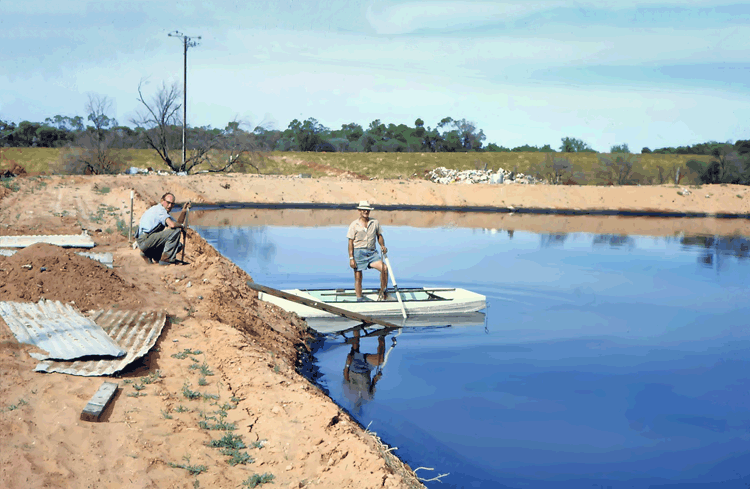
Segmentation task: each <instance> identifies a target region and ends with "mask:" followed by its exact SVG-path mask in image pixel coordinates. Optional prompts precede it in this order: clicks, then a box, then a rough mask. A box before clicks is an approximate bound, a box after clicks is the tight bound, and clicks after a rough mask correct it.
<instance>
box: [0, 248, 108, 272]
mask: <svg viewBox="0 0 750 489" xmlns="http://www.w3.org/2000/svg"><path fill="white" fill-rule="evenodd" d="M16 253H18V250H10V249H6V248H0V256H13V255H15V254H16ZM76 255H81V256H85V257H86V258H91V259H92V260H96V261H98V262H99V263H101V264H103V265H105V266H106V267H107V268H112V266H113V265H114V262H115V258H114V256H113V255H112V253H94V252H92V251H77V252H76Z"/></svg>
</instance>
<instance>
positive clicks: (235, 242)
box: [198, 227, 276, 268]
mask: <svg viewBox="0 0 750 489" xmlns="http://www.w3.org/2000/svg"><path fill="white" fill-rule="evenodd" d="M198 232H199V233H200V234H201V236H203V238H204V239H205V240H206V241H208V242H209V243H221V244H222V247H224V248H227V249H231V250H232V253H234V254H236V255H239V256H248V255H253V256H256V257H257V259H258V263H259V264H260V265H261V266H263V267H264V268H265V267H266V266H268V265H269V264H271V263H273V260H274V257H275V256H276V245H275V244H274V243H273V242H271V240H270V239H269V237H268V233H267V232H266V228H265V227H260V228H248V227H241V228H232V227H218V228H216V227H214V228H199V229H198ZM222 247H218V248H217V249H218V250H219V252H222ZM230 258H231V257H230Z"/></svg>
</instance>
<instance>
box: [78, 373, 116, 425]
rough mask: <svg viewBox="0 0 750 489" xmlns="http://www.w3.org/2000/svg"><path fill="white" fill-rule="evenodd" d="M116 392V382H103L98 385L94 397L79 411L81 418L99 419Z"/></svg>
mask: <svg viewBox="0 0 750 489" xmlns="http://www.w3.org/2000/svg"><path fill="white" fill-rule="evenodd" d="M116 392H117V384H115V383H114V382H104V383H103V384H102V385H101V386H100V387H99V390H98V391H96V394H94V397H92V398H91V400H90V401H89V403H88V404H86V407H85V408H83V411H81V419H82V420H83V421H99V417H101V415H102V413H103V412H104V410H105V409H106V408H107V405H108V404H109V403H110V401H111V400H112V398H113V397H114V396H115V393H116Z"/></svg>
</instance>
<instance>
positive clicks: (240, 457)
mask: <svg viewBox="0 0 750 489" xmlns="http://www.w3.org/2000/svg"><path fill="white" fill-rule="evenodd" d="M221 454H222V455H227V456H229V457H231V458H230V459H229V460H227V463H228V464H229V465H231V466H232V467H234V466H235V465H240V464H242V465H246V464H251V463H253V462H255V460H254V459H253V458H252V457H251V456H250V454H248V453H247V452H240V451H239V450H235V449H234V448H223V449H222V450H221Z"/></svg>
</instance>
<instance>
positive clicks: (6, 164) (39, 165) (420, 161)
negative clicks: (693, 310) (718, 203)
mask: <svg viewBox="0 0 750 489" xmlns="http://www.w3.org/2000/svg"><path fill="white" fill-rule="evenodd" d="M63 151H64V150H62V149H55V148H0V169H8V168H10V167H11V166H12V165H13V163H14V162H15V163H18V164H19V165H21V166H22V167H24V168H25V169H26V171H27V172H30V173H42V172H45V173H55V172H56V169H57V168H58V167H59V165H60V160H61V153H62V152H63ZM548 154H549V153H298V152H271V153H265V154H264V159H263V166H262V167H261V173H264V174H281V175H291V174H299V173H310V174H311V175H312V176H314V177H317V176H322V175H324V174H325V171H324V168H332V169H335V170H342V171H350V172H353V173H357V174H361V175H365V176H367V177H373V178H412V177H414V178H422V177H424V174H425V172H428V171H430V170H432V169H434V168H437V167H441V166H442V167H446V168H451V169H456V170H473V169H484V168H486V169H488V170H490V169H491V170H494V171H496V170H498V169H499V168H503V169H505V170H509V171H516V172H521V173H527V174H528V173H531V174H536V173H537V172H538V171H539V169H540V166H541V165H542V164H543V163H544V160H545V157H546V155H548ZM553 156H555V157H565V158H567V159H568V160H569V161H570V162H571V163H572V165H573V180H575V181H576V182H577V183H582V184H583V183H606V182H601V181H597V179H596V178H595V174H596V169H597V167H598V166H599V157H600V156H605V157H606V156H610V155H607V154H597V153H553ZM629 156H630V157H632V158H633V160H634V167H633V173H634V174H635V175H636V176H637V177H638V181H639V182H640V183H642V184H648V183H659V180H660V177H659V174H660V172H659V167H661V175H662V176H661V179H667V180H670V179H671V181H674V172H675V170H676V169H677V168H681V174H683V175H684V178H683V180H682V183H684V184H690V183H696V182H697V180H696V179H697V175H695V174H692V173H690V172H689V171H688V170H687V167H686V163H687V162H688V161H690V160H700V161H704V162H709V161H711V157H710V156H702V155H661V154H645V155H629ZM174 157H175V159H177V160H179V159H180V158H181V156H180V154H179V152H175V155H174ZM123 159H124V160H125V163H126V166H127V167H131V166H134V167H138V168H153V169H155V170H167V167H166V165H165V164H164V163H163V162H162V161H161V160H160V159H159V158H158V156H157V155H156V153H155V152H154V151H152V150H147V149H131V150H125V151H124V152H123ZM299 161H303V162H305V163H309V164H310V166H306V165H299V164H298V162H299Z"/></svg>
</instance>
